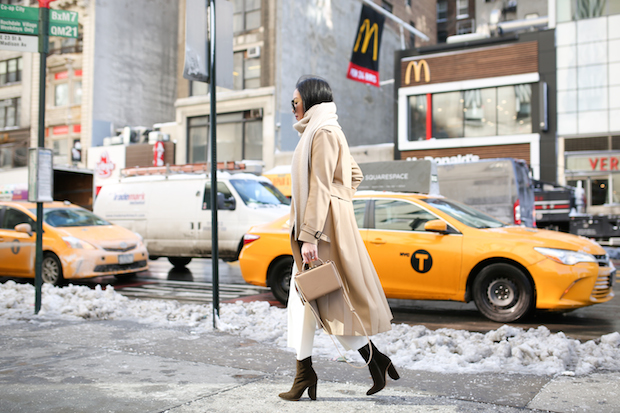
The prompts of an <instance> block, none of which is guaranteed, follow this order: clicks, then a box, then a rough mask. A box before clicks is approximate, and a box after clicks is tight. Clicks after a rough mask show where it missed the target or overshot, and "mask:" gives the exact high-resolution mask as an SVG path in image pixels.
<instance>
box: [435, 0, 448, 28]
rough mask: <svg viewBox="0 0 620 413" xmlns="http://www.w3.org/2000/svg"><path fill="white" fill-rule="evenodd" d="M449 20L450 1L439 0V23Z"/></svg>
mask: <svg viewBox="0 0 620 413" xmlns="http://www.w3.org/2000/svg"><path fill="white" fill-rule="evenodd" d="M447 20H448V1H447V0H439V1H438V2H437V23H444V22H446V21H447Z"/></svg>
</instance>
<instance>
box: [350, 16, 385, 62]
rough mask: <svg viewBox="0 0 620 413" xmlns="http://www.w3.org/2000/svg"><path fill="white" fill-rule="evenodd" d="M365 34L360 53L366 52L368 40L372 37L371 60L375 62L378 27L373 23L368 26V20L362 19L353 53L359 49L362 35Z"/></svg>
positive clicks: (377, 46)
mask: <svg viewBox="0 0 620 413" xmlns="http://www.w3.org/2000/svg"><path fill="white" fill-rule="evenodd" d="M364 32H366V36H364V44H363V45H362V53H364V54H365V53H366V51H367V50H368V44H369V43H370V39H371V38H373V37H374V39H375V40H374V43H373V50H372V60H375V61H376V60H377V51H378V50H379V26H377V23H373V24H372V26H371V25H370V20H369V19H364V21H363V22H362V25H361V26H360V32H359V33H358V35H357V40H356V41H355V47H354V48H353V51H354V52H356V53H357V50H358V49H359V47H360V41H361V40H362V34H363V33H364Z"/></svg>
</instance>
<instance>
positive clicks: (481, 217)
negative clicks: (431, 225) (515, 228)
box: [422, 198, 506, 228]
mask: <svg viewBox="0 0 620 413" xmlns="http://www.w3.org/2000/svg"><path fill="white" fill-rule="evenodd" d="M422 201H424V202H426V203H427V204H430V205H432V206H434V207H435V208H437V209H438V210H440V211H442V212H444V213H446V214H448V215H450V216H451V217H452V218H454V219H457V220H459V221H460V222H462V223H463V224H465V225H467V226H468V227H472V228H499V227H505V226H506V224H504V223H503V222H501V221H498V220H497V219H495V218H493V217H491V216H489V215H487V214H485V213H483V212H480V211H478V210H476V209H473V208H470V207H468V206H466V205H463V204H459V203H458V202H454V201H449V200H447V199H442V198H426V199H422Z"/></svg>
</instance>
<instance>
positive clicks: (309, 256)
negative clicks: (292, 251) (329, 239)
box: [301, 242, 319, 264]
mask: <svg viewBox="0 0 620 413" xmlns="http://www.w3.org/2000/svg"><path fill="white" fill-rule="evenodd" d="M301 256H302V258H303V263H304V264H309V263H310V262H312V261H315V260H316V259H317V258H319V249H318V248H317V246H316V244H311V243H309V242H304V243H303V245H302V246H301Z"/></svg>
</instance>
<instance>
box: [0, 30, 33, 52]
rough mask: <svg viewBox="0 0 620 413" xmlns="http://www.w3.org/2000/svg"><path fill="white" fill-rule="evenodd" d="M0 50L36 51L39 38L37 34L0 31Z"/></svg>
mask: <svg viewBox="0 0 620 413" xmlns="http://www.w3.org/2000/svg"><path fill="white" fill-rule="evenodd" d="M0 50H12V51H14V52H32V53H36V52H38V51H39V38H38V37H37V36H24V35H21V34H8V33H0Z"/></svg>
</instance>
